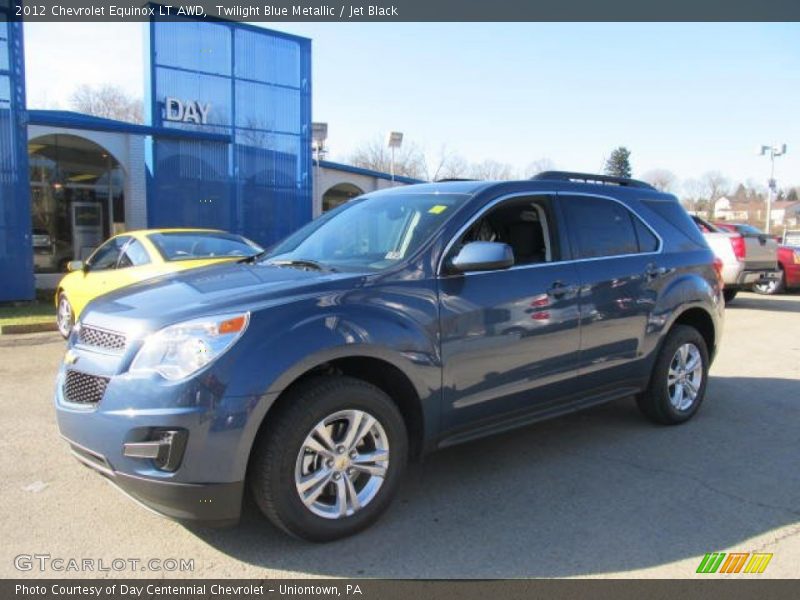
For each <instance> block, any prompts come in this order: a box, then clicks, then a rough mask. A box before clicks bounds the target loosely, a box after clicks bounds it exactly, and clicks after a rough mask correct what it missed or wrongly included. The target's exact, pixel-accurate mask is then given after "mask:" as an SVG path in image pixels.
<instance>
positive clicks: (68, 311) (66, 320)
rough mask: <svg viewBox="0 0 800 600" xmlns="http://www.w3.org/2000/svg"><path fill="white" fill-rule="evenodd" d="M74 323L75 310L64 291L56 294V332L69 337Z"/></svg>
mask: <svg viewBox="0 0 800 600" xmlns="http://www.w3.org/2000/svg"><path fill="white" fill-rule="evenodd" d="M74 325H75V312H74V311H73V310H72V305H71V304H70V303H69V299H68V298H67V295H66V294H65V293H64V292H61V293H60V294H59V295H58V308H57V309H56V326H57V327H58V332H59V333H60V334H61V335H62V336H63V337H65V338H68V337H69V334H70V333H71V332H72V327H73V326H74Z"/></svg>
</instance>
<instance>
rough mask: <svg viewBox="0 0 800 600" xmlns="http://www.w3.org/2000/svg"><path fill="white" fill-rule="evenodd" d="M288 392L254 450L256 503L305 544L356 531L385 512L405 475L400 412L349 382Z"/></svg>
mask: <svg viewBox="0 0 800 600" xmlns="http://www.w3.org/2000/svg"><path fill="white" fill-rule="evenodd" d="M289 393H290V397H287V398H285V399H284V402H283V403H282V406H281V407H279V408H278V410H277V412H276V414H275V415H269V416H268V417H267V418H268V419H271V420H270V422H269V423H268V426H267V429H266V430H265V431H264V432H263V435H262V436H260V438H259V440H258V442H257V444H256V448H255V450H254V454H253V458H252V461H251V465H250V487H251V490H252V492H253V496H254V498H255V500H256V503H257V504H258V506H259V508H260V509H261V511H262V512H263V513H264V514H265V515H266V516H267V517H268V518H269V519H270V521H272V522H273V523H274V524H275V525H276V526H278V527H280V528H281V529H283V530H284V531H286V532H288V533H290V534H292V535H294V536H297V537H300V538H303V539H307V540H310V541H316V542H325V541H331V540H335V539H338V538H342V537H346V536H349V535H352V534H354V533H357V532H359V531H361V530H362V529H364V528H366V527H368V526H369V525H371V524H372V523H373V522H374V521H375V520H377V518H378V517H379V516H380V515H381V513H383V511H384V510H386V508H387V507H388V506H389V504H390V502H391V500H392V497H393V496H394V494H395V492H396V490H397V487H398V484H399V481H400V477H401V475H402V473H403V471H404V469H405V464H406V460H407V454H408V437H407V434H406V429H405V423H404V422H403V418H402V416H401V415H400V412H399V411H398V409H397V407H396V406H395V404H394V403H393V402H392V400H391V398H389V396H387V395H386V394H385V393H384V392H383V391H382V390H380V389H378V388H377V387H375V386H373V385H371V384H369V383H366V382H364V381H361V380H358V379H353V378H350V377H324V378H316V379H314V380H311V381H309V382H308V383H306V384H303V385H301V386H300V387H298V388H297V389H295V390H293V391H291V392H289Z"/></svg>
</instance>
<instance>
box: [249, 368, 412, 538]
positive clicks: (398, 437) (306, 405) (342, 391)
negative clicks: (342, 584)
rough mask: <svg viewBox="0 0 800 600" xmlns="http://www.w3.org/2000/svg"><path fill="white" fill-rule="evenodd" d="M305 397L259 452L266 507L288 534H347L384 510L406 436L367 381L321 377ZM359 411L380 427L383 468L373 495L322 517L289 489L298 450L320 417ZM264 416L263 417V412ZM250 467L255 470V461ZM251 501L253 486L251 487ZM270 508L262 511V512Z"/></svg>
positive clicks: (397, 473)
mask: <svg viewBox="0 0 800 600" xmlns="http://www.w3.org/2000/svg"><path fill="white" fill-rule="evenodd" d="M307 392H308V393H307V398H308V400H306V399H305V398H303V397H302V396H301V397H297V398H295V399H294V401H295V402H301V403H302V410H294V411H290V412H291V413H292V414H291V418H290V419H284V420H283V422H282V424H281V430H280V431H275V432H273V435H272V436H271V438H270V440H268V441H267V443H268V444H270V445H271V447H272V448H271V449H272V451H271V452H269V453H267V454H266V455H265V456H264V459H267V460H271V461H272V464H270V465H263V466H265V467H267V469H268V472H269V473H270V474H271V475H270V476H269V479H270V481H263V482H262V485H266V486H270V488H271V490H270V491H271V493H270V495H271V499H272V509H273V510H274V512H275V513H276V516H277V517H278V519H279V521H280V522H279V523H278V525H279V526H281V527H282V528H283V529H285V530H286V531H288V532H289V533H291V534H293V535H295V536H297V537H300V538H303V539H307V540H311V541H330V540H335V539H338V538H341V537H345V536H349V535H353V534H354V533H357V532H359V531H361V530H363V529H365V528H366V527H368V526H369V525H371V524H372V523H373V522H374V521H375V520H377V518H378V517H379V516H380V515H381V514H382V513H383V512H384V510H386V508H388V506H389V504H390V503H391V501H392V499H393V497H394V495H395V492H396V490H397V487H398V485H399V483H400V479H401V477H402V474H403V472H404V470H405V465H406V461H407V455H408V436H407V433H406V428H405V423H404V421H403V418H402V416H401V415H400V412H399V411H398V410H397V407H396V406H395V405H394V403H393V402H392V400H391V399H390V398H389V397H388V396H387V395H386V394H385V393H384V392H383V391H381V390H380V389H378V388H377V387H375V386H373V385H370V384H368V383H365V382H362V381H359V380H352V379H349V378H346V377H336V378H329V379H327V380H321V381H320V382H319V387H318V388H317V389H315V388H314V387H313V386H312V387H311V388H310V389H307ZM352 409H356V410H362V411H364V412H366V413H368V414H370V415H372V416H373V417H374V418H375V419H377V420H378V422H379V423H380V424H381V426H382V427H383V429H384V431H385V432H386V437H387V438H388V442H389V467H388V470H387V474H386V478H385V479H384V482H383V484H382V485H381V488H380V490H379V491H378V493H377V495H376V496H375V497H374V498H373V499H372V501H370V502H369V504H367V505H366V506H365V507H363V508H362V509H361V510H359V511H358V512H356V513H355V514H354V515H351V516H349V517H344V518H341V519H325V518H323V517H320V516H318V515H315V514H314V513H312V512H311V511H310V510H309V509H308V508H307V507H306V506H305V505H304V504H303V502H302V500H301V499H300V496H299V495H298V493H297V490H296V488H295V465H296V461H297V456H298V453H299V452H300V448H301V446H302V444H303V442H304V441H305V438H306V436H307V435H308V433H309V432H310V431H311V430H312V429H313V428H314V427H315V426H316V425H317V424H318V423H319V422H320V421H321V420H322V419H324V418H325V417H327V416H329V415H331V414H334V413H336V412H338V411H340V410H352ZM267 418H269V416H267ZM255 468H257V469H258V468H261V467H260V466H259V465H255ZM254 491H255V493H256V501H257V502H258V503H259V505H261V502H260V501H259V498H258V493H259V492H258V487H256V489H255V490H254ZM269 512H270V511H267V515H268V516H271V515H270V514H269Z"/></svg>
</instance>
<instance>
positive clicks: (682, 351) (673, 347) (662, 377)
mask: <svg viewBox="0 0 800 600" xmlns="http://www.w3.org/2000/svg"><path fill="white" fill-rule="evenodd" d="M708 363H709V361H708V349H707V347H706V342H705V339H703V336H702V335H700V332H698V331H697V330H696V329H695V328H694V327H689V326H686V325H677V326H675V327H674V328H673V329H672V331H670V332H669V334H668V335H667V338H666V339H665V340H664V345H663V346H662V348H661V351H660V352H659V354H658V358H657V359H656V364H655V368H654V369H653V374H652V376H651V377H650V384H649V386H648V388H647V390H645V391H644V392H643V393H642V394H641V395H640V396H639V397H638V398H637V404H638V405H639V409H640V410H641V411H642V412H643V413H644V415H645V416H646V417H648V418H649V419H650V420H652V421H655V422H656V423H661V424H663V425H677V424H678V423H683V422H685V421H688V420H689V419H691V418H692V417H693V416H694V414H695V413H696V412H697V409H698V408H700V404H701V403H702V402H703V398H704V397H705V393H706V382H707V380H708Z"/></svg>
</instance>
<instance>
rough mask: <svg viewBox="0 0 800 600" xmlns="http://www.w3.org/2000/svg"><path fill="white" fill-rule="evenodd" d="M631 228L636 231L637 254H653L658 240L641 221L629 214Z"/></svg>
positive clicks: (656, 248)
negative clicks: (631, 222) (631, 223)
mask: <svg viewBox="0 0 800 600" xmlns="http://www.w3.org/2000/svg"><path fill="white" fill-rule="evenodd" d="M631 220H632V221H633V227H634V229H635V230H636V239H637V240H638V241H639V252H655V251H656V250H658V238H657V237H656V236H655V235H653V232H652V231H650V229H649V228H648V227H647V225H645V224H644V223H642V220H641V219H640V218H639V217H637V216H636V215H634V214H633V213H631Z"/></svg>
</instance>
